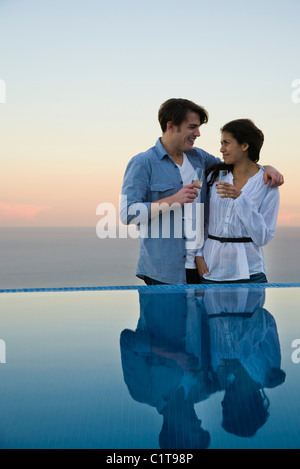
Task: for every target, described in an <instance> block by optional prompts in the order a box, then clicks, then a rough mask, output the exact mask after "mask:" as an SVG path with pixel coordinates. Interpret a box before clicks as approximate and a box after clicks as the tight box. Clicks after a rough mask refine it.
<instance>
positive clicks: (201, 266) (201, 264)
mask: <svg viewBox="0 0 300 469" xmlns="http://www.w3.org/2000/svg"><path fill="white" fill-rule="evenodd" d="M195 261H196V266H197V270H198V274H199V275H200V277H203V275H204V274H207V275H209V270H208V268H207V265H206V262H205V260H204V259H203V257H200V256H196V257H195Z"/></svg>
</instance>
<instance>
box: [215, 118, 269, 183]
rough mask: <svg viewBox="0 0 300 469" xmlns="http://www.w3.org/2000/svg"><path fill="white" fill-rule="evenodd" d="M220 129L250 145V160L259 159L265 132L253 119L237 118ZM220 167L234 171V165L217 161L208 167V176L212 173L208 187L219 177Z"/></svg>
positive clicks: (255, 161)
mask: <svg viewBox="0 0 300 469" xmlns="http://www.w3.org/2000/svg"><path fill="white" fill-rule="evenodd" d="M220 130H221V132H228V133H230V134H231V135H232V136H233V138H235V140H237V141H238V143H239V144H240V145H242V144H243V143H247V144H248V145H249V147H248V157H249V158H250V160H252V161H254V163H257V162H258V161H259V153H260V150H261V147H262V146H263V143H264V134H263V133H262V131H261V130H260V129H259V128H258V127H256V125H255V124H254V122H252V120H250V119H236V120H233V121H231V122H228V123H227V124H225V125H224V126H223V127H222V128H221V129H220ZM220 169H227V170H228V171H229V172H232V170H233V165H229V164H225V163H217V164H214V165H213V166H211V167H210V168H208V170H207V172H206V173H207V176H208V174H210V173H212V174H211V178H210V180H209V182H208V188H209V186H212V185H213V183H214V182H215V180H216V179H217V177H218V173H219V170H220Z"/></svg>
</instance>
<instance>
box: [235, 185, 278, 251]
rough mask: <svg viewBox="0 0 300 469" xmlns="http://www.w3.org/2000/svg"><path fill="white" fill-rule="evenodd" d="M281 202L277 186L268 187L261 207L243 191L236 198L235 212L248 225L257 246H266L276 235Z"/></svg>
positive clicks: (248, 230) (247, 227) (249, 232)
mask: <svg viewBox="0 0 300 469" xmlns="http://www.w3.org/2000/svg"><path fill="white" fill-rule="evenodd" d="M279 202H280V197H279V190H278V188H277V187H274V188H268V190H267V193H266V195H265V197H264V199H263V201H262V203H261V206H260V207H259V209H258V208H257V205H256V204H255V203H254V202H253V201H252V200H251V199H250V198H249V197H247V196H246V195H245V194H243V193H242V194H241V195H240V196H239V197H238V198H237V199H235V201H234V209H235V212H236V214H237V216H238V217H239V219H240V220H241V222H242V223H243V225H244V226H245V227H246V229H247V232H248V235H249V236H250V237H251V238H252V240H253V242H254V243H255V244H256V245H257V246H264V245H265V244H267V243H268V242H269V241H271V239H272V238H273V237H274V235H275V231H276V222H277V215H278V210H279Z"/></svg>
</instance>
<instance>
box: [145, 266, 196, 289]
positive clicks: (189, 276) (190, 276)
mask: <svg viewBox="0 0 300 469" xmlns="http://www.w3.org/2000/svg"><path fill="white" fill-rule="evenodd" d="M185 271H186V283H188V284H199V283H201V279H200V276H199V274H198V271H197V269H185ZM143 280H144V282H145V283H146V285H169V284H168V283H163V282H159V281H158V280H155V279H153V278H150V277H146V276H144V279H143Z"/></svg>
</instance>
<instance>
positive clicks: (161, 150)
mask: <svg viewBox="0 0 300 469" xmlns="http://www.w3.org/2000/svg"><path fill="white" fill-rule="evenodd" d="M155 146H156V150H157V152H158V156H159V158H160V159H161V160H162V159H163V157H164V156H170V155H169V154H168V153H167V152H166V150H165V147H164V146H163V144H162V143H161V139H160V137H159V139H158V140H157V142H156V144H155Z"/></svg>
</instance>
